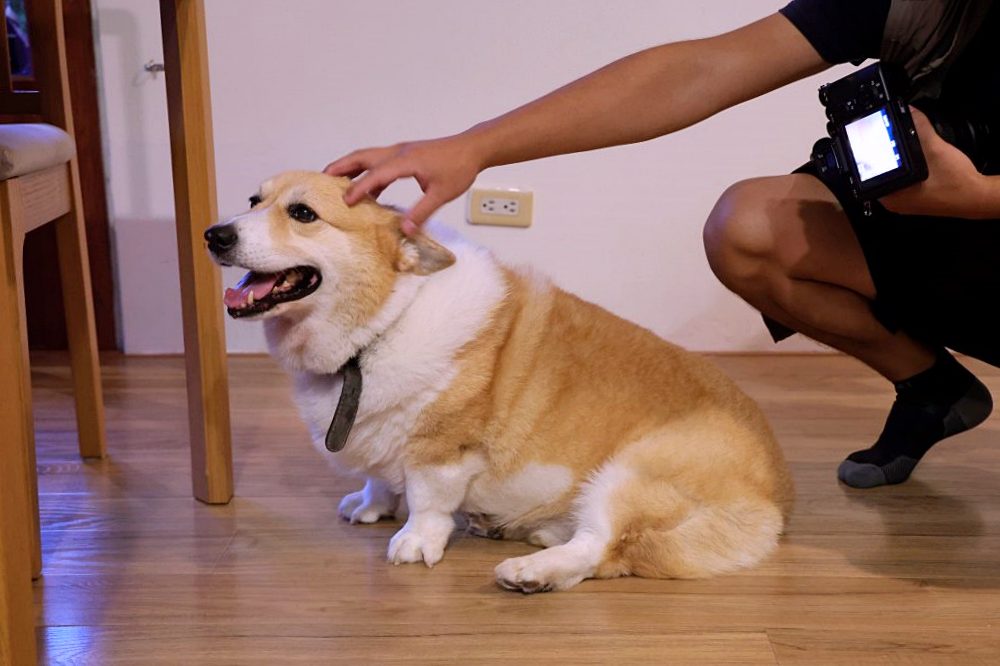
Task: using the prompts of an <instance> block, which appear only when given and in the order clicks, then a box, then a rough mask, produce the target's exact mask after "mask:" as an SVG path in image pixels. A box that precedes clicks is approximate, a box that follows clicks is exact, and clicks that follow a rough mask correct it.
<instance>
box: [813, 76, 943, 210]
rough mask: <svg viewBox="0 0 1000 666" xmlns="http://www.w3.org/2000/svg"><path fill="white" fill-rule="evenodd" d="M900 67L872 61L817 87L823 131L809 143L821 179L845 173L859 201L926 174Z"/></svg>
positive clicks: (875, 197)
mask: <svg viewBox="0 0 1000 666" xmlns="http://www.w3.org/2000/svg"><path fill="white" fill-rule="evenodd" d="M908 92H909V80H908V78H907V76H906V74H905V72H903V70H902V69H901V68H897V67H894V66H891V65H887V64H884V63H875V64H873V65H869V66H868V67H865V68H863V69H860V70H858V71H856V72H853V73H851V74H849V75H848V76H845V77H844V78H842V79H839V80H837V81H834V82H833V83H829V84H827V85H824V86H822V87H821V88H820V89H819V100H820V102H821V103H822V104H823V106H824V107H825V109H826V117H827V119H828V120H829V122H828V123H827V126H826V128H827V134H829V135H830V136H829V138H827V139H820V140H819V141H817V142H816V145H815V146H813V153H812V161H813V164H814V165H815V166H816V169H817V171H818V172H819V174H820V175H821V176H822V177H824V178H825V177H830V176H838V175H839V176H840V177H845V178H846V179H847V182H848V183H849V184H850V188H851V192H852V193H853V195H854V197H855V198H856V199H858V200H859V201H871V200H872V199H877V198H879V197H881V196H885V195H886V194H890V193H891V192H895V191H897V190H900V189H902V188H904V187H907V186H909V185H913V184H914V183H918V182H920V181H922V180H925V179H926V178H927V163H926V161H925V160H924V153H923V150H921V148H920V139H919V137H918V136H917V130H916V128H915V127H914V124H913V116H912V115H911V114H910V108H909V105H908V99H909V97H908Z"/></svg>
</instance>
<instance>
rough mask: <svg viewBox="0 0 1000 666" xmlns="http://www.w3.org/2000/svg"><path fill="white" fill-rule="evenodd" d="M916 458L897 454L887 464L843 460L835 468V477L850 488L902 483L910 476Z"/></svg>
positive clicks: (915, 463)
mask: <svg viewBox="0 0 1000 666" xmlns="http://www.w3.org/2000/svg"><path fill="white" fill-rule="evenodd" d="M917 462H919V461H917V460H914V459H913V458H908V457H906V456H899V457H898V458H896V459H895V460H893V461H892V462H891V463H889V464H887V465H882V466H879V465H873V464H871V463H858V462H854V461H853V460H845V461H844V462H842V463H840V467H838V468H837V478H838V479H840V480H841V481H842V482H843V483H845V484H847V485H849V486H850V487H851V488H876V487H878V486H889V485H894V484H897V483H902V482H903V481H906V480H907V479H908V478H910V473H911V472H913V469H914V468H915V467H916V466H917Z"/></svg>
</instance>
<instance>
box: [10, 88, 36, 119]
mask: <svg viewBox="0 0 1000 666" xmlns="http://www.w3.org/2000/svg"><path fill="white" fill-rule="evenodd" d="M41 110H42V96H41V94H40V93H39V92H38V91H37V90H0V111H2V112H3V114H4V115H37V114H40V113H41Z"/></svg>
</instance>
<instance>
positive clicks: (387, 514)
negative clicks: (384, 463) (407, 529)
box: [338, 481, 399, 525]
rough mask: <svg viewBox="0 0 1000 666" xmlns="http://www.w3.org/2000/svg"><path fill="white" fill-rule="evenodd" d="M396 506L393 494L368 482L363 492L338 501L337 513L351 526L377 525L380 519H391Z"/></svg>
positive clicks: (397, 502)
mask: <svg viewBox="0 0 1000 666" xmlns="http://www.w3.org/2000/svg"><path fill="white" fill-rule="evenodd" d="M398 504H399V498H398V497H397V496H396V495H395V494H393V493H392V492H391V491H389V490H388V489H385V488H382V487H378V486H375V485H374V484H373V483H372V482H371V481H369V482H368V484H366V485H365V487H364V490H359V491H358V492H356V493H350V494H348V495H345V496H344V499H342V500H340V506H339V507H338V513H339V514H340V517H341V518H343V519H344V520H349V521H351V524H352V525H353V524H355V523H377V522H378V521H379V520H381V519H382V518H393V517H394V514H395V512H396V507H397V506H398Z"/></svg>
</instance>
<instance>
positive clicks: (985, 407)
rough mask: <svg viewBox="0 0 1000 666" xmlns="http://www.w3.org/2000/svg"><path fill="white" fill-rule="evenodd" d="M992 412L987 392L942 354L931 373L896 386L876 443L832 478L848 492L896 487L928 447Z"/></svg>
mask: <svg viewBox="0 0 1000 666" xmlns="http://www.w3.org/2000/svg"><path fill="white" fill-rule="evenodd" d="M992 410H993V398H992V397H991V396H990V392H989V389H987V388H986V386H985V385H983V383H982V382H981V381H979V380H978V379H976V377H975V375H973V374H972V373H971V372H969V371H968V370H966V369H965V368H964V367H962V365H961V364H959V362H958V361H956V360H955V359H954V358H953V357H952V356H951V355H950V354H948V353H947V352H942V353H941V355H940V356H939V357H938V360H937V362H936V363H935V364H934V365H933V366H932V367H931V368H929V369H928V370H925V371H924V372H921V373H920V374H918V375H915V376H914V377H911V378H910V379H906V380H904V381H901V382H898V383H897V384H896V402H895V403H893V405H892V409H891V410H890V411H889V417H888V418H887V419H886V422H885V427H884V428H883V430H882V434H881V435H879V438H878V441H876V442H875V444H874V445H873V446H872V447H871V448H868V449H864V450H861V451H855V452H854V453H852V454H851V455H849V456H847V459H846V460H844V462H842V463H840V467H839V468H838V469H837V478H839V479H840V480H841V481H843V482H844V483H846V484H847V485H849V486H851V487H853V488H874V487H876V486H884V485H890V484H895V483H902V482H903V481H906V480H907V479H908V478H910V474H911V473H912V472H913V469H914V468H915V467H916V466H917V463H918V462H920V459H921V458H922V457H923V456H924V454H925V453H927V451H929V450H930V448H931V447H932V446H934V445H935V444H936V443H938V442H940V441H941V440H942V439H945V438H946V437H951V436H952V435H957V434H958V433H960V432H964V431H966V430H970V429H971V428H974V427H976V426H977V425H979V424H980V423H982V422H983V421H985V420H986V417H988V416H989V415H990V412H991V411H992Z"/></svg>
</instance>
